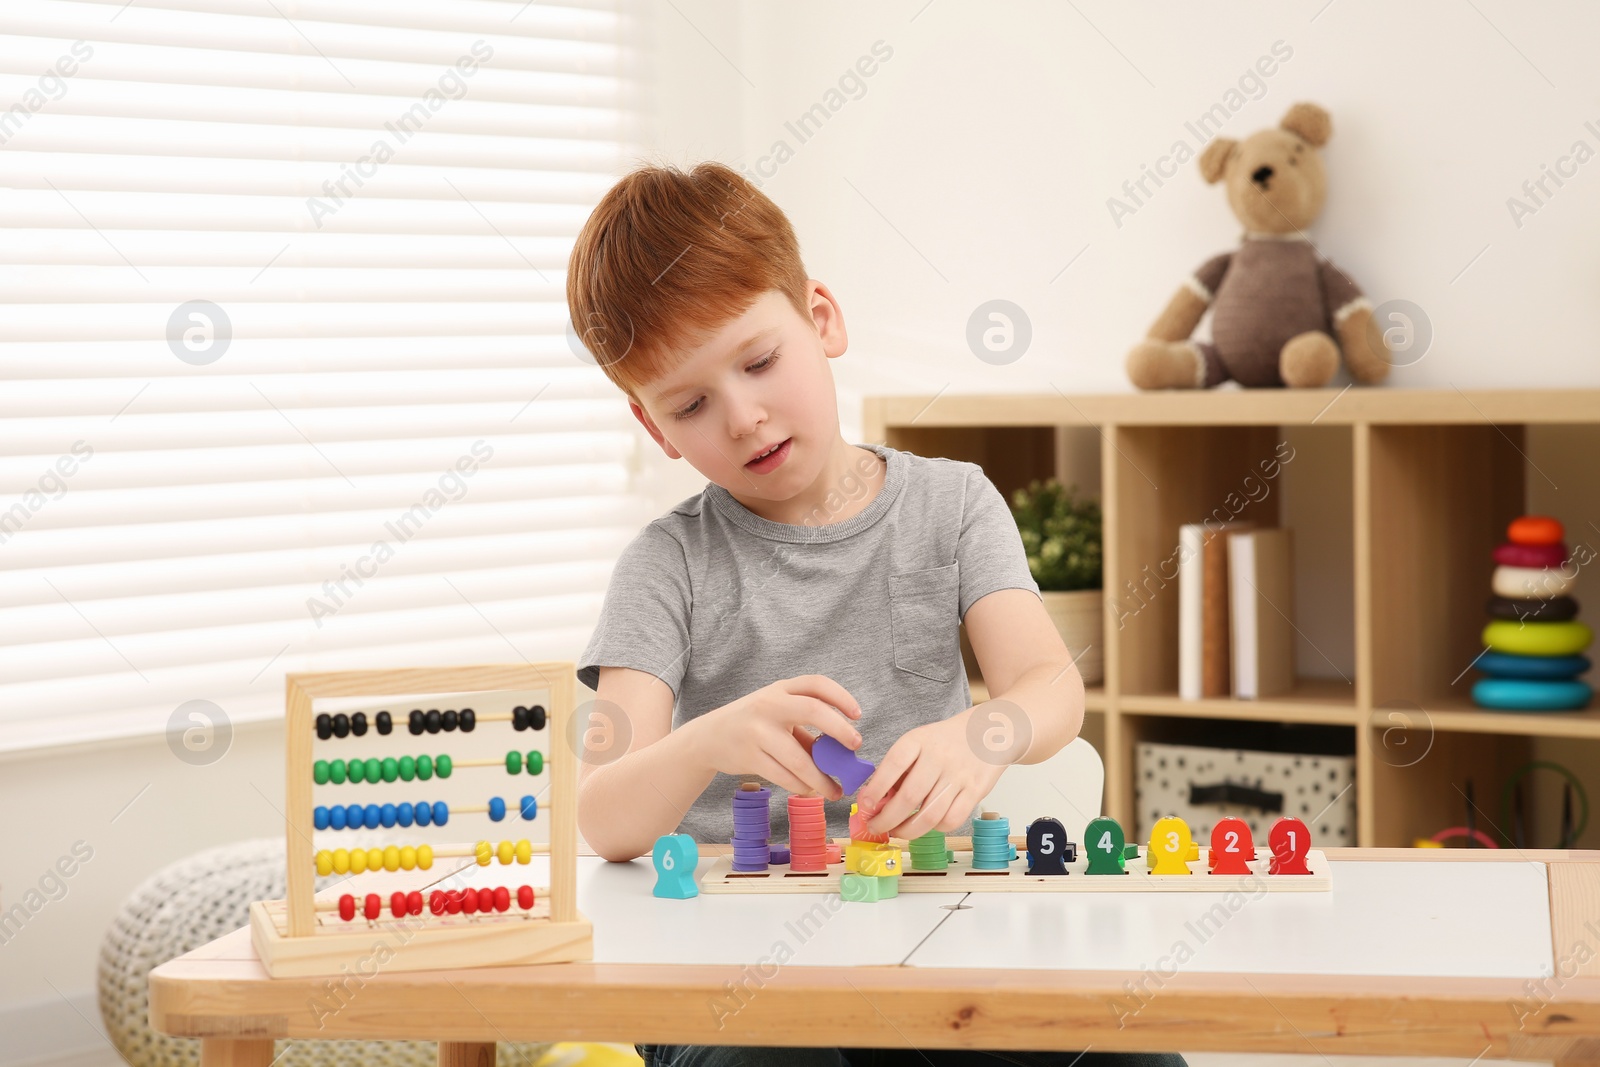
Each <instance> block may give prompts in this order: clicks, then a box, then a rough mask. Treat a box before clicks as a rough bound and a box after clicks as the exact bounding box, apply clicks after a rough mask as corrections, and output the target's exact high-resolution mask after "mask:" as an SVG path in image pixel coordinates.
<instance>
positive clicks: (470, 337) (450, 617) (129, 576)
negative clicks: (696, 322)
mask: <svg viewBox="0 0 1600 1067" xmlns="http://www.w3.org/2000/svg"><path fill="white" fill-rule="evenodd" d="M630 20H631V16H627V15H625V14H623V13H622V12H621V11H620V10H618V9H615V8H613V7H611V6H608V5H606V4H602V3H593V4H586V3H579V2H565V3H545V2H540V3H531V4H528V3H523V2H522V0H450V2H448V3H439V2H436V0H308V2H298V3H296V2H289V0H134V2H132V3H127V2H124V0H107V2H89V0H5V4H4V7H3V9H0V109H3V110H0V301H3V302H4V308H3V311H0V747H4V748H26V747H33V746H39V745H48V744H56V743H60V742H64V741H75V740H80V739H81V740H89V739H95V738H105V737H115V736H125V735H132V734H139V733H145V732H157V731H161V730H165V729H167V728H168V725H169V722H171V721H173V720H174V714H175V711H176V709H178V708H179V707H180V706H182V705H184V704H186V703H187V702H189V701H194V700H205V701H210V702H212V703H213V704H215V705H216V706H217V707H219V708H220V709H221V710H222V712H223V713H224V714H225V715H226V716H227V717H228V719H229V720H231V721H232V722H234V723H239V722H246V721H250V720H253V719H262V718H268V717H273V716H276V715H279V714H281V711H282V707H283V675H284V673H285V672H288V671H297V670H330V669H349V668H361V667H373V666H394V665H414V664H419V663H464V662H487V661H507V660H517V659H520V658H529V659H537V658H549V657H552V656H562V657H572V656H575V655H576V654H577V653H578V651H579V650H580V649H581V646H582V642H583V640H584V639H585V638H586V636H587V634H588V631H589V629H590V627H591V625H592V622H593V620H594V618H595V616H596V614H597V612H598V609H599V604H600V600H601V597H602V595H603V592H604V589H605V584H606V579H607V576H608V573H609V570H610V566H611V563H612V561H613V560H614V559H615V557H616V555H617V553H618V552H619V551H620V550H621V548H622V546H623V545H625V544H626V543H627V541H628V539H629V538H631V537H632V535H633V534H634V533H635V532H636V531H637V529H638V527H639V526H640V524H641V523H642V522H644V521H647V520H648V517H649V516H648V514H646V510H647V509H646V508H645V507H644V505H643V504H642V502H641V500H640V498H639V496H638V495H637V494H636V493H635V492H634V491H633V488H634V487H633V485H632V478H631V476H632V470H633V465H634V463H635V461H636V442H637V440H638V438H637V436H636V434H635V433H634V432H633V429H632V426H631V419H629V417H628V415H627V412H626V408H625V405H624V404H623V403H621V400H620V396H619V394H618V393H617V392H616V390H615V388H614V387H613V386H612V385H610V383H609V382H607V381H606V379H605V378H604V377H603V375H601V373H600V372H599V370H598V369H596V368H595V367H594V366H593V365H592V364H587V363H585V362H582V361H581V360H580V359H579V358H578V357H577V356H575V355H574V353H573V352H572V351H571V350H570V349H569V347H568V343H567V340H566V319H567V316H566V303H565V268H566V260H567V255H568V253H569V251H570V249H571V247H572V241H573V238H574V236H575V235H576V233H577V231H578V229H579V227H580V226H581V224H582V222H583V220H584V218H585V217H586V216H587V215H588V212H589V210H590V208H591V207H592V205H593V204H594V203H595V202H596V201H597V200H598V199H599V197H600V196H601V195H602V194H603V193H604V191H605V189H606V188H607V187H609V185H610V184H611V183H612V182H613V181H614V180H615V176H616V174H617V173H619V172H620V170H621V169H623V168H624V167H625V166H626V165H627V163H628V161H629V159H630V158H631V157H632V156H633V154H634V149H633V145H634V144H635V143H636V140H635V138H636V115H637V114H638V106H637V93H638V91H639V86H638V84H637V81H636V79H634V77H633V75H632V73H631V72H632V71H635V70H637V69H638V65H637V63H636V62H635V60H636V58H637V57H636V55H634V54H633V52H634V49H635V47H636V46H635V44H634V41H635V40H636V32H637V31H636V28H635V27H633V26H632V25H631V24H630Z"/></svg>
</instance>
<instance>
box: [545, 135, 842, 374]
mask: <svg viewBox="0 0 1600 1067" xmlns="http://www.w3.org/2000/svg"><path fill="white" fill-rule="evenodd" d="M809 282H810V278H809V276H808V275H807V274H806V268H805V264H804V263H803V262H801V259H800V245H799V242H798V241H796V240H795V236H794V229H793V227H791V226H790V225H789V220H788V219H787V218H786V217H785V216H784V214H783V211H782V210H780V209H779V207H778V205H777V204H774V203H773V202H772V200H771V199H770V198H768V197H767V196H766V195H764V194H763V193H762V192H761V191H760V190H759V189H757V188H756V187H755V186H754V185H753V184H751V182H750V181H749V180H748V179H746V178H745V177H744V176H743V175H741V174H740V173H739V172H738V171H735V170H733V169H732V168H730V167H727V166H724V165H723V164H721V163H714V162H706V163H700V164H698V165H696V166H695V167H694V169H693V170H690V171H689V172H688V173H684V172H683V171H681V170H679V169H677V168H675V167H669V166H644V167H640V168H639V169H637V170H634V171H633V172H631V173H629V174H627V175H626V176H624V177H623V178H622V179H621V180H620V181H618V182H617V184H616V185H614V186H612V187H611V189H610V190H609V191H608V192H607V193H606V195H605V196H604V197H603V198H602V199H601V201H600V203H599V204H598V205H596V207H595V209H594V212H593V213H592V214H590V216H589V219H588V221H587V222H585V223H584V224H583V230H582V231H581V232H580V233H579V234H578V240H577V243H576V244H575V245H573V248H572V258H571V259H570V260H569V261H568V264H567V311H568V313H569V314H570V315H571V316H572V323H573V326H574V328H575V329H576V330H577V333H578V337H579V338H580V339H581V340H582V342H583V344H584V346H585V347H586V348H587V349H588V351H589V352H590V353H591V354H592V355H593V356H594V358H595V360H596V362H598V363H599V365H600V368H601V369H602V370H603V371H604V372H605V374H606V377H608V378H610V379H611V380H612V381H613V382H615V383H616V385H617V386H618V388H620V389H622V390H623V392H625V393H627V394H628V396H629V397H630V398H631V399H634V400H635V401H637V400H638V393H639V392H640V390H641V389H642V387H643V386H646V385H649V384H650V383H651V382H653V381H655V380H656V379H658V378H660V377H661V376H662V375H664V374H666V373H669V372H670V371H671V370H672V369H673V368H674V367H676V366H677V364H678V363H680V362H681V361H682V354H681V350H682V348H684V347H686V346H690V345H693V344H697V343H699V342H700V341H702V340H703V339H704V338H705V337H707V336H709V335H710V334H712V333H714V332H716V330H718V329H719V328H721V327H722V326H724V325H726V324H727V323H728V322H731V321H732V320H734V319H736V318H738V317H739V316H740V315H742V314H744V312H745V311H747V310H748V309H749V307H750V305H751V304H753V303H755V301H756V299H757V298H758V297H760V296H761V295H762V294H763V293H766V292H768V291H770V290H777V291H778V292H780V293H782V294H783V295H784V296H785V297H787V298H788V300H789V303H790V304H791V305H793V307H794V309H795V311H796V312H798V313H799V314H800V315H801V317H803V318H806V319H807V320H808V321H809V319H810V315H811V308H810V305H809V300H808V285H809Z"/></svg>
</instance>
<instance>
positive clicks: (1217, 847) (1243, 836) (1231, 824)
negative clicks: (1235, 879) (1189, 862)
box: [1210, 815, 1256, 874]
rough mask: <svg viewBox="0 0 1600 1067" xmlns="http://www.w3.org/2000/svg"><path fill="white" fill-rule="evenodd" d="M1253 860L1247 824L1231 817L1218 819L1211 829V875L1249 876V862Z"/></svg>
mask: <svg viewBox="0 0 1600 1067" xmlns="http://www.w3.org/2000/svg"><path fill="white" fill-rule="evenodd" d="M1255 858H1256V846H1255V841H1254V839H1252V838H1251V836H1250V826H1249V824H1248V823H1246V822H1245V821H1244V820H1243V819H1240V818H1236V817H1234V816H1232V815H1229V816H1226V817H1225V818H1221V819H1218V820H1217V825H1215V826H1213V827H1212V828H1211V856H1210V866H1211V873H1212V874H1249V873H1250V861H1251V860H1253V859H1255Z"/></svg>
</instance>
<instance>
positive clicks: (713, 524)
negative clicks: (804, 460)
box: [578, 445, 1039, 844]
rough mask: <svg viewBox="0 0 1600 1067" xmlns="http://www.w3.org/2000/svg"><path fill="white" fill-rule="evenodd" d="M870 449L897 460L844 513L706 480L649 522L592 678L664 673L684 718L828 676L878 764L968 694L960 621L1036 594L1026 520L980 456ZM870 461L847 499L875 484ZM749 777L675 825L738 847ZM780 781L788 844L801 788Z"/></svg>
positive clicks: (587, 665) (594, 652)
mask: <svg viewBox="0 0 1600 1067" xmlns="http://www.w3.org/2000/svg"><path fill="white" fill-rule="evenodd" d="M859 447H861V448H866V449H870V450H871V451H873V452H875V453H877V454H878V455H879V456H881V457H883V459H884V460H885V461H886V462H887V464H888V469H887V471H886V473H885V476H884V484H883V488H882V489H881V490H880V491H879V493H878V495H877V496H876V497H874V498H873V500H872V502H871V503H869V504H868V505H867V507H866V508H865V509H863V510H862V511H861V512H859V513H858V514H856V515H853V516H851V517H850V518H848V519H846V520H845V521H843V522H837V523H832V524H826V517H825V516H823V515H818V517H817V518H818V521H817V523H816V524H806V525H791V524H787V523H779V522H772V521H771V520H769V519H764V518H762V517H760V516H759V515H756V514H755V513H754V512H752V511H750V510H749V509H747V508H746V507H745V506H744V505H742V504H740V503H739V502H738V501H737V500H735V499H734V497H733V496H732V494H730V493H729V492H728V491H727V490H726V489H723V488H722V487H721V486H719V485H716V484H715V483H707V485H706V487H705V489H704V490H703V491H702V492H701V493H700V494H699V495H698V496H693V497H690V498H689V499H687V500H685V501H684V502H683V503H681V504H679V505H678V506H677V507H675V508H673V509H672V510H671V511H670V512H668V513H667V514H665V515H663V516H662V517H661V518H659V519H656V520H655V521H654V522H652V523H650V524H649V525H648V526H646V527H645V528H644V529H643V530H642V531H640V533H639V535H638V536H637V537H636V538H634V540H633V541H632V542H631V543H630V544H629V545H628V547H627V548H625V549H624V550H623V552H622V555H621V557H620V558H619V559H618V560H617V565H616V569H615V570H614V571H613V572H612V575H611V581H610V586H609V588H608V589H607V591H606V598H605V605H604V607H603V608H602V609H601V613H600V621H599V623H598V624H597V625H596V626H595V630H594V634H593V635H592V636H591V637H590V639H589V645H588V647H587V648H586V649H584V652H583V656H582V658H581V659H579V661H578V680H579V681H581V682H583V684H585V685H587V686H589V687H590V688H591V689H594V688H597V687H598V685H599V680H600V670H599V668H600V667H601V666H607V667H631V668H633V669H635V670H640V671H646V672H648V673H650V674H653V675H655V676H656V677H657V678H660V679H661V680H662V681H663V682H665V683H666V684H667V685H668V686H670V687H671V688H672V692H673V695H674V703H673V712H672V727H673V729H677V728H678V727H680V726H682V725H683V724H684V723H686V722H688V721H689V720H690V719H693V718H696V717H697V716H700V715H703V714H705V713H706V712H708V711H711V710H713V709H715V708H719V707H722V706H723V705H725V704H728V703H730V702H732V701H734V700H737V699H738V698H740V697H743V696H745V695H747V694H749V693H752V692H754V691H756V690H757V689H760V688H762V687H763V686H766V685H769V684H771V683H772V682H775V681H779V680H780V679H784V678H792V677H796V676H798V675H803V674H822V675H826V676H827V677H829V678H832V679H833V680H834V681H836V682H838V683H839V684H840V685H841V686H843V687H844V688H845V689H846V690H847V691H848V692H849V693H850V694H851V695H852V696H854V697H855V698H856V700H857V701H858V702H859V703H860V705H861V718H860V719H859V720H857V722H856V725H857V727H858V728H859V729H860V731H861V737H862V744H861V748H860V749H859V753H860V755H861V756H862V757H864V758H865V759H868V760H870V761H872V762H873V763H878V762H879V761H881V760H882V759H883V757H884V755H885V754H886V753H887V752H888V751H889V746H890V745H892V744H894V742H895V741H896V740H898V739H899V738H900V736H901V735H902V734H904V733H905V732H906V731H908V730H910V729H911V728H912V727H915V726H921V725H923V724H924V723H930V722H937V721H941V720H944V719H948V718H949V717H950V716H952V715H956V714H959V713H960V712H962V711H964V710H966V709H967V708H968V707H970V706H971V702H972V698H971V692H970V690H969V689H968V688H967V676H966V671H965V670H964V669H963V667H962V662H961V649H960V639H959V630H958V626H959V623H960V620H961V619H963V618H964V617H965V616H966V614H967V609H968V608H970V607H971V606H972V605H973V604H974V603H975V602H976V601H977V600H979V599H980V598H981V597H984V596H986V595H988V594H989V593H993V592H995V591H996V590H999V589H1030V590H1032V591H1033V592H1034V593H1035V594H1037V593H1038V591H1039V586H1038V583H1036V582H1035V581H1034V580H1033V576H1032V575H1031V574H1030V573H1029V571H1028V563H1027V557H1026V554H1025V553H1024V551H1023V547H1022V539H1021V537H1020V536H1018V534H1017V526H1016V523H1015V521H1014V520H1013V519H1012V517H1011V512H1010V509H1009V508H1007V506H1006V503H1005V500H1004V499H1003V498H1002V497H1001V496H1000V493H999V491H998V490H997V489H995V487H994V485H993V483H991V482H990V481H989V479H988V478H987V477H986V476H985V475H984V473H983V469H982V468H981V467H979V466H978V465H977V464H974V463H963V462H959V461H956V460H949V459H928V458H924V457H922V456H918V455H915V454H913V453H910V452H902V451H900V450H898V449H894V448H889V447H887V446H884V445H861V446H859ZM864 462H865V460H864ZM860 473H862V472H857V471H852V472H851V474H850V475H849V476H847V477H846V479H845V480H844V481H842V482H841V484H840V486H839V487H838V491H837V495H836V496H835V497H833V498H832V501H831V502H830V506H831V507H832V509H833V510H834V511H835V512H838V511H843V510H844V507H845V503H844V501H845V499H846V498H849V497H851V495H852V494H853V499H856V500H859V499H860V498H861V497H862V496H863V495H864V494H865V493H866V492H867V491H868V486H867V484H866V483H865V482H864V481H863V480H862V479H861V478H860V477H858V475H859V474H860ZM738 783H739V779H738V778H736V777H734V776H732V775H727V774H718V775H717V776H716V777H715V778H714V779H713V780H712V782H711V784H710V785H709V786H708V787H707V788H706V790H705V792H704V793H702V794H701V795H700V797H699V798H698V799H697V800H695V802H694V803H693V804H692V805H691V806H690V808H689V811H688V813H687V814H686V815H685V816H684V818H683V821H682V823H681V824H680V825H679V826H678V832H679V833H686V834H690V835H691V836H693V837H694V838H695V840H697V841H704V842H719V843H724V844H725V843H727V842H728V841H729V840H730V839H731V837H732V834H733V803H732V801H733V794H734V791H735V789H736V788H737V787H738ZM771 788H772V797H773V799H772V827H773V839H774V841H782V840H786V839H787V837H788V814H787V806H786V800H787V797H788V795H789V794H788V792H787V791H786V790H784V789H782V788H780V787H778V786H775V785H774V786H772V787H771ZM851 799H852V798H850V797H848V796H847V797H844V798H843V799H842V800H839V801H837V802H828V803H826V804H825V808H826V810H827V813H828V830H829V835H830V836H832V837H842V836H844V835H845V834H847V833H849V818H850V803H851ZM969 817H970V816H969ZM968 832H970V831H969V829H968V827H967V826H963V827H962V828H960V829H959V830H957V831H956V833H968Z"/></svg>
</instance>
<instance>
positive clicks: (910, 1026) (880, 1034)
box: [150, 846, 1600, 1063]
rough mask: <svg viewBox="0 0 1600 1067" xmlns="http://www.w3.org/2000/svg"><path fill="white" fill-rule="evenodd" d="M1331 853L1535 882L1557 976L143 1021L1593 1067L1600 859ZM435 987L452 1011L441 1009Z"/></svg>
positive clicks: (809, 995)
mask: <svg viewBox="0 0 1600 1067" xmlns="http://www.w3.org/2000/svg"><path fill="white" fill-rule="evenodd" d="M708 851H709V852H713V853H714V852H720V851H721V849H720V848H718V847H717V846H711V847H710V848H709V849H708ZM1497 851H1498V852H1499V853H1500V854H1499V855H1496V854H1495V853H1496V852H1497ZM1327 852H1328V855H1329V857H1330V858H1332V859H1337V860H1341V861H1346V862H1349V861H1380V860H1407V861H1421V862H1437V861H1444V860H1455V859H1462V858H1470V859H1471V860H1473V861H1476V862H1494V861H1498V862H1537V863H1543V864H1546V865H1548V870H1549V871H1550V884H1551V889H1550V893H1551V896H1550V900H1551V925H1552V938H1553V955H1554V959H1555V961H1556V970H1557V973H1556V974H1555V975H1553V976H1552V977H1551V978H1549V979H1546V980H1544V981H1543V982H1536V981H1535V980H1531V979H1511V978H1505V979H1501V978H1415V977H1408V978H1390V977H1382V976H1370V975H1318V974H1226V973H1216V972H1201V973H1185V972H1182V971H1179V972H1178V973H1176V974H1174V975H1173V976H1171V977H1170V978H1166V977H1163V976H1161V975H1159V974H1156V973H1155V972H1154V971H1146V972H1145V973H1144V974H1143V975H1141V976H1139V979H1140V982H1141V984H1140V985H1139V986H1137V987H1136V986H1135V984H1134V982H1133V981H1131V980H1130V976H1129V974H1128V973H1127V972H1122V971H1105V972H1097V971H1014V970H1004V969H979V968H919V967H798V966H795V967H788V968H783V967H776V968H765V969H763V968H760V967H759V961H758V965H751V964H746V965H743V966H742V967H735V966H710V965H699V964H695V965H647V964H594V963H570V964H554V965H547V966H541V967H508V968H484V969H477V970H463V971H447V972H430V973H422V974H417V973H412V974H396V975H381V974H380V975H378V976H376V977H375V978H373V979H371V980H370V981H371V982H373V983H379V984H381V985H387V986H391V987H392V988H391V989H390V990H389V991H388V992H387V993H386V994H385V995H384V996H383V997H382V1001H383V1003H381V1004H379V1003H376V1002H375V1001H376V998H374V1000H373V1001H368V1000H364V998H363V997H362V996H361V993H363V992H365V990H366V987H367V983H366V982H362V983H360V984H359V985H355V984H354V983H352V982H346V983H345V984H344V985H345V990H344V992H342V993H338V992H335V993H333V994H331V995H330V989H331V988H332V986H331V983H330V981H329V980H328V979H325V978H323V979H281V980H271V979H266V978H265V977H264V976H263V974H262V972H261V968H260V963H259V962H258V961H256V960H254V959H231V960H229V959H214V958H197V959H193V960H190V959H188V958H187V957H179V958H177V959H175V960H172V961H170V962H168V963H166V964H163V965H161V966H160V967H157V968H156V969H155V970H153V971H152V972H151V974H150V1021H151V1025H152V1026H153V1027H154V1028H155V1029H157V1030H158V1031H161V1032H164V1033H171V1034H174V1035H177V1036H187V1037H201V1038H211V1039H223V1043H224V1044H225V1043H228V1042H244V1043H247V1044H248V1043H251V1042H261V1041H270V1040H272V1039H281V1038H327V1039H334V1038H344V1039H351V1038H364V1039H372V1040H376V1039H398V1038H405V1037H410V1038H415V1039H421V1040H439V1041H460V1042H468V1043H470V1042H481V1041H511V1040H530V1041H532V1040H553V1039H560V1040H588V1041H624V1042H640V1043H645V1042H648V1043H669V1044H685V1043H698V1044H732V1045H738V1044H748V1045H768V1046H774V1045H777V1046H781V1045H791V1046H795V1047H801V1046H809V1045H823V1046H827V1045H839V1046H854V1047H864V1046H870V1045H877V1046H882V1047H890V1046H898V1047H906V1046H911V1047H927V1048H996V1049H999V1048H1008V1049H1048V1048H1056V1049H1068V1048H1070V1049H1078V1048H1081V1047H1094V1048H1099V1049H1102V1050H1125V1051H1140V1050H1158V1049H1168V1050H1185V1051H1213V1050H1214V1051H1235V1052H1297V1053H1317V1054H1323V1055H1330V1054H1334V1053H1342V1054H1390V1055H1454V1056H1463V1057H1467V1058H1473V1057H1479V1056H1481V1057H1484V1058H1516V1059H1551V1060H1556V1061H1559V1062H1561V1063H1579V1062H1600V972H1597V971H1596V968H1597V967H1600V953H1597V952H1595V951H1593V949H1592V946H1595V945H1597V944H1600V903H1596V902H1600V852H1597V851H1560V850H1524V851H1521V852H1513V851H1511V850H1490V849H1484V850H1466V849H1448V850H1446V849H1439V850H1434V849H1353V848H1352V849H1329V850H1327ZM1558 869H1560V873H1557V872H1558ZM1585 948H1587V949H1588V951H1586V952H1585V951H1583V950H1584V949H1585ZM1564 962H1565V963H1566V964H1567V966H1565V967H1564V966H1563V964H1564ZM768 969H770V970H771V971H772V972H773V973H771V974H770V975H767V974H765V973H764V971H765V970H768ZM440 983H444V984H445V985H448V986H450V987H451V991H452V993H453V995H441V989H440ZM319 997H320V998H321V1000H320V1003H321V1005H322V1008H321V1010H320V1011H319V1010H318V1009H317V1007H316V1005H317V1004H318V1003H319V1000H318V998H319ZM246 1005H247V1006H248V1009H247V1010H240V1009H241V1007H243V1006H246ZM547 1006H548V1007H547ZM330 1009H331V1010H330ZM624 1017H626V1018H628V1019H629V1020H630V1021H629V1022H628V1023H627V1024H626V1025H625V1026H624V1025H621V1024H619V1022H618V1020H620V1019H622V1018H624ZM713 1024H716V1025H715V1028H714V1029H713V1028H712V1027H713ZM913 1034H914V1035H916V1040H915V1042H913V1040H912V1038H911V1037H910V1036H908V1035H913ZM552 1035H559V1037H558V1038H557V1037H553V1036H552ZM208 1044H210V1043H209V1042H208Z"/></svg>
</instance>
